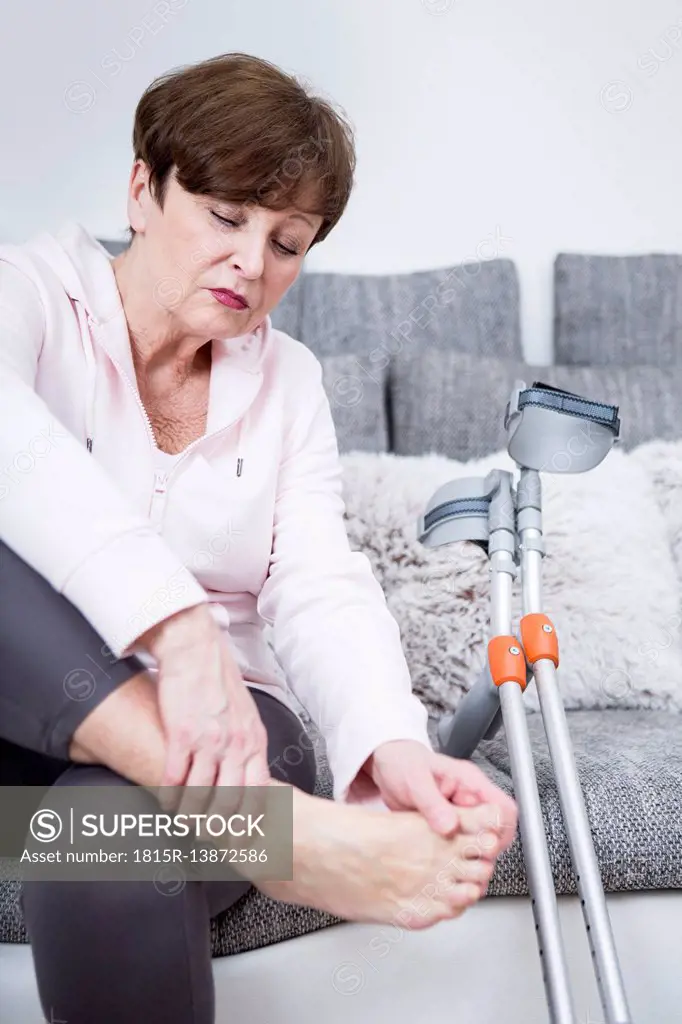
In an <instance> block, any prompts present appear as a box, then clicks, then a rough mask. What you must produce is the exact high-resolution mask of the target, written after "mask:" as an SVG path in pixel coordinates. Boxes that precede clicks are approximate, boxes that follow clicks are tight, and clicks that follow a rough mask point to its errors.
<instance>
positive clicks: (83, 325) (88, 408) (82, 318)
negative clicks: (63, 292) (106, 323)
mask: <svg viewBox="0 0 682 1024" xmlns="http://www.w3.org/2000/svg"><path fill="white" fill-rule="evenodd" d="M72 302H73V305H74V307H75V309H76V315H77V317H78V323H79V325H80V331H81V338H82V339H83V351H84V353H85V362H86V363H87V374H86V385H85V392H86V393H85V444H86V447H87V449H88V451H89V452H90V453H91V454H92V446H93V441H94V427H95V392H96V389H97V363H96V361H95V351H94V348H93V344H92V334H91V333H90V318H89V316H88V313H87V310H85V309H84V307H83V306H82V305H81V303H80V302H79V301H78V299H73V300H72Z"/></svg>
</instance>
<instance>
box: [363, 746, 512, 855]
mask: <svg viewBox="0 0 682 1024" xmlns="http://www.w3.org/2000/svg"><path fill="white" fill-rule="evenodd" d="M363 770H364V771H365V772H366V773H367V774H368V775H369V776H370V778H371V779H373V781H374V782H375V784H376V786H377V788H378V789H379V792H380V794H381V798H382V800H383V801H384V803H385V804H386V806H387V807H388V808H389V810H392V811H411V810H416V811H420V812H421V814H422V815H423V816H424V817H425V818H426V820H427V821H428V823H429V825H430V826H431V828H432V829H433V830H434V831H435V832H438V833H439V834H441V835H449V834H450V833H451V832H452V831H453V829H455V828H457V826H458V822H459V817H458V814H457V809H456V805H459V806H460V807H474V806H477V805H478V804H492V805H494V806H495V807H497V808H499V821H498V822H497V823H496V825H495V827H496V828H497V829H498V830H499V831H500V835H501V837H502V839H503V843H504V845H503V849H506V848H507V847H508V846H510V845H511V842H512V840H513V838H514V834H515V832H516V826H517V823H518V811H517V807H516V803H515V801H514V800H513V799H512V798H511V797H510V796H507V794H506V793H504V792H503V791H502V790H501V789H500V788H499V786H496V785H495V784H494V783H493V782H491V781H490V779H488V778H487V776H486V775H484V773H483V772H482V771H481V770H480V768H477V767H476V765H475V764H472V763H471V761H464V760H459V759H458V758H455V757H449V756H448V755H447V754H439V753H436V751H434V750H429V749H428V748H427V747H426V746H425V745H424V744H423V743H418V742H417V741H416V740H391V741H390V742H388V743H382V744H381V746H379V747H377V749H376V750H375V751H374V752H373V754H372V755H371V756H370V757H369V758H368V759H367V760H366V761H365V763H364V765H363ZM453 805H455V806H453Z"/></svg>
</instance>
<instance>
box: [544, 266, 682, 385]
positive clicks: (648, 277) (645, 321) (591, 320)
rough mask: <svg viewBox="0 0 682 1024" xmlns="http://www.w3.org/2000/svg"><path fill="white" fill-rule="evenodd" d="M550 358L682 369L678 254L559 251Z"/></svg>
mask: <svg viewBox="0 0 682 1024" xmlns="http://www.w3.org/2000/svg"><path fill="white" fill-rule="evenodd" d="M554 359H555V362H557V363H562V364H563V363H573V364H576V363H579V364H583V365H586V364H591V365H594V366H609V365H621V366H632V365H634V364H642V363H644V364H648V365H652V366H659V367H663V366H673V365H678V366H679V365H682V256H680V255H674V254H669V255H668V254H658V253H653V254H650V255H644V256H592V255H583V254H577V253H559V255H558V256H557V257H556V259H555V261H554Z"/></svg>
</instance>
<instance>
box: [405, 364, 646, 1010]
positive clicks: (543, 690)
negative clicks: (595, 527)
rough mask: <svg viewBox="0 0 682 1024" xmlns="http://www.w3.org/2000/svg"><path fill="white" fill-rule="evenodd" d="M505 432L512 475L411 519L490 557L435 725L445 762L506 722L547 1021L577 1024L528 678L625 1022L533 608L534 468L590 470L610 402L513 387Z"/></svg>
mask: <svg viewBox="0 0 682 1024" xmlns="http://www.w3.org/2000/svg"><path fill="white" fill-rule="evenodd" d="M504 426H505V429H506V431H507V451H508V453H509V455H510V456H511V458H512V459H513V461H514V463H515V466H516V470H515V471H514V472H508V471H506V470H498V469H493V470H491V472H490V473H488V475H487V476H486V477H485V478H481V477H469V478H466V479H461V480H453V481H450V482H449V483H447V484H444V485H443V486H441V487H439V488H438V490H437V491H436V492H435V493H434V494H433V496H432V497H431V499H430V500H429V502H428V504H427V509H426V512H425V513H424V515H422V516H420V517H419V520H418V527H417V529H418V538H419V540H420V541H421V542H422V543H423V544H424V545H426V546H427V547H439V546H440V545H442V544H449V543H452V542H453V541H462V540H469V541H473V542H474V543H475V544H477V545H478V546H479V547H481V548H482V549H483V550H484V551H485V552H486V555H487V556H488V558H489V560H490V566H489V571H490V577H491V585H490V608H491V613H490V639H489V642H488V651H487V653H488V657H487V662H486V665H485V667H484V669H483V671H482V672H481V674H480V676H479V678H478V679H477V680H476V682H475V683H474V685H473V686H472V688H471V689H470V690H469V691H468V692H467V694H466V695H465V697H464V698H463V700H462V701H461V703H460V705H459V707H458V708H457V710H456V712H455V713H454V715H449V716H446V717H445V718H443V719H442V720H441V722H440V723H439V726H438V745H439V747H440V750H441V751H442V752H443V753H446V754H449V755H450V756H451V757H458V758H468V757H470V756H471V754H472V753H473V752H474V750H475V749H476V747H477V746H478V744H479V742H480V741H481V740H484V739H491V738H492V737H493V736H494V735H495V733H496V732H497V731H498V729H499V727H500V725H502V724H503V723H504V728H505V735H506V741H507V747H508V750H509V760H510V763H511V771H512V778H513V782H514V792H515V796H516V801H517V805H518V808H519V827H520V832H521V840H522V845H523V856H524V862H525V865H526V873H527V877H528V885H529V889H530V895H531V903H532V909H533V916H534V919H535V931H536V935H537V941H538V947H539V952H540V959H541V966H542V975H543V982H544V986H545V994H546V998H547V1004H548V1007H549V1011H550V1020H551V1022H552V1024H576V1012H575V1007H574V1002H573V996H572V993H571V988H570V982H569V976H568V970H567V965H566V956H565V950H564V944H563V938H562V934H561V928H560V924H559V913H558V908H557V900H556V893H555V891H554V880H553V878H552V871H551V866H550V861H549V854H548V851H547V844H546V838H545V832H544V826H543V820H542V812H541V807H540V797H539V794H538V788H537V779H536V776H535V768H534V765H533V754H532V749H531V745H530V738H529V735H528V728H527V725H526V715H525V709H524V706H523V691H524V690H525V689H526V686H527V685H528V683H530V682H532V680H533V679H534V680H535V684H536V686H537V690H538V696H539V700H540V709H541V712H542V720H543V725H544V728H545V732H546V734H547V743H548V747H549V752H550V756H551V759H552V765H553V769H554V773H555V777H556V784H557V790H558V794H559V801H560V805H561V811H562V816H563V820H564V826H565V829H566V833H567V836H568V842H569V847H570V852H571V859H572V862H573V868H574V870H575V874H576V878H577V884H578V893H579V895H580V904H581V907H582V911H583V917H584V920H585V925H586V930H587V938H588V942H589V946H590V951H591V953H592V963H593V967H594V971H595V976H596V981H597V986H598V989H599V996H600V999H601V1004H602V1007H603V1011H604V1014H605V1016H606V1024H632V1017H631V1015H630V1010H629V1008H628V1004H627V998H626V994H625V990H624V986H623V980H622V976H621V970H620V965H619V962H618V955H617V952H616V948H615V943H614V939H613V933H612V930H611V922H610V920H609V915H608V910H607V907H606V899H605V896H604V889H603V886H602V882H601V876H600V872H599V865H598V862H597V858H596V854H595V851H594V845H593V843H592V837H591V834H590V827H589V821H588V818H587V812H586V809H585V801H584V797H583V794H582V790H581V788H580V784H579V782H578V775H577V771H576V766H575V759H574V755H573V747H572V743H571V738H570V734H569V731H568V724H567V720H566V713H565V710H564V706H563V702H562V700H561V696H560V693H559V690H558V686H557V667H558V664H559V647H558V641H557V635H556V631H555V628H554V625H553V623H552V622H551V620H550V619H549V618H548V616H547V615H545V614H543V612H542V593H541V566H542V558H543V556H544V554H545V548H544V542H543V534H542V493H541V484H540V475H539V474H540V471H546V472H550V473H583V472H585V471H587V470H589V469H592V468H593V467H594V466H596V465H598V464H599V463H600V462H601V461H602V460H603V459H604V458H605V457H606V455H607V454H608V452H609V450H610V449H611V447H612V445H613V444H615V443H617V441H618V437H619V432H620V420H619V419H618V406H613V405H605V404H603V403H601V402H591V401H588V400H586V399H584V398H581V397H580V396H579V395H575V394H572V393H571V392H568V391H562V390H560V389H558V388H554V387H551V386H550V385H548V384H543V383H542V382H540V381H535V382H534V383H533V385H532V386H531V387H528V388H527V387H526V384H525V382H524V381H522V380H517V381H515V382H514V386H513V389H512V393H511V397H510V399H509V401H508V403H507V407H506V410H505V417H504ZM516 471H518V474H519V479H518V482H515V475H516ZM518 575H520V577H521V588H522V591H521V592H522V609H523V614H522V617H521V621H520V629H519V633H520V636H519V637H517V636H516V635H514V633H513V632H512V585H513V581H514V580H515V579H516V577H517V576H518Z"/></svg>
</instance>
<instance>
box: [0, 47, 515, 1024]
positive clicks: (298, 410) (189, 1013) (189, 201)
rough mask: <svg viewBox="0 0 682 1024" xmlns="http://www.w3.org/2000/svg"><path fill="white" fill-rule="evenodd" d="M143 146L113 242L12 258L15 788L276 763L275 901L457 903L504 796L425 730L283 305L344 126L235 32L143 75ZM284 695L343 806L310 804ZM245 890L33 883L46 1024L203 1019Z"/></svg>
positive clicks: (6, 473)
mask: <svg viewBox="0 0 682 1024" xmlns="http://www.w3.org/2000/svg"><path fill="white" fill-rule="evenodd" d="M133 147H134V163H133V167H132V172H131V176H130V182H129V189H128V200H127V210H128V218H129V222H130V228H131V242H130V245H129V247H128V248H127V249H126V250H125V251H124V252H123V253H121V254H120V255H119V256H117V257H116V258H115V259H113V260H112V259H111V258H110V257H109V255H108V254H107V253H106V252H105V250H104V249H103V248H102V247H101V246H100V245H99V244H98V243H97V242H96V241H95V240H94V239H93V238H92V237H91V236H90V235H89V234H88V233H87V232H86V231H85V230H84V229H83V228H82V227H81V226H79V225H77V224H67V225H65V226H64V227H63V228H62V229H61V230H60V231H59V232H57V233H56V234H54V235H53V234H49V233H43V234H41V235H38V236H37V237H35V238H33V239H31V240H29V241H28V242H26V243H25V244H23V245H17V246H4V247H2V248H0V333H1V336H2V350H1V354H0V389H1V396H0V397H1V406H0V407H1V408H2V410H3V411H2V421H1V429H0V465H2V466H3V467H5V468H4V469H3V471H2V476H1V477H0V488H1V490H0V536H1V537H2V541H3V550H2V551H1V552H0V558H2V586H3V587H4V588H5V592H6V593H8V594H11V597H12V601H11V603H10V602H6V604H7V605H8V608H7V614H6V615H5V616H4V618H3V621H2V626H1V627H0V653H1V655H2V658H3V669H4V674H3V677H2V682H0V706H1V707H2V711H3V715H2V719H1V721H0V736H2V738H3V741H4V747H3V759H4V760H3V765H4V768H3V772H4V774H3V780H2V781H4V782H5V783H7V782H23V783H25V784H28V783H31V784H44V783H45V782H47V783H48V784H51V785H54V786H62V785H69V786H78V785H121V786H131V785H141V786H146V787H148V788H151V789H152V790H156V789H157V788H158V787H171V786H177V787H179V791H180V794H181V796H180V800H179V801H177V800H176V801H175V802H174V803H173V804H172V806H173V807H174V809H175V810H177V811H178V812H186V811H189V810H190V809H192V810H197V809H199V805H198V803H197V798H196V793H197V790H196V787H199V786H202V787H210V786H211V785H213V784H215V785H222V786H242V785H245V786H263V785H271V784H272V785H282V784H284V785H290V786H291V787H293V792H292V796H293V807H294V877H293V880H291V881H277V882H258V886H259V888H261V889H263V891H264V892H266V893H268V894H269V895H271V896H273V897H274V898H277V899H283V900H287V901H291V902H297V903H302V904H308V905H312V906H316V907H320V908H324V909H327V910H329V911H331V912H332V913H336V914H339V915H341V916H343V917H345V918H347V919H349V920H364V921H389V920H392V919H394V918H395V915H396V914H397V913H401V915H402V916H401V917H400V920H401V921H402V922H403V923H404V924H405V926H406V927H411V928H422V927H428V926H430V925H432V924H434V923H435V922H436V921H439V920H442V919H444V918H447V917H455V916H457V915H458V914H460V913H461V912H462V911H463V910H464V909H465V908H466V907H467V906H470V905H471V904H472V903H473V902H475V901H476V900H478V899H479V898H480V896H481V895H482V893H483V892H484V891H485V887H486V885H487V882H488V881H489V879H490V876H491V873H492V870H493V865H494V861H495V858H496V857H497V856H498V855H499V853H500V852H501V850H502V849H504V848H505V847H506V846H508V845H509V843H510V842H511V840H512V837H513V834H514V831H515V828H516V808H515V805H514V803H513V801H511V800H510V799H509V798H508V797H507V796H505V794H503V793H502V792H501V791H500V790H499V789H497V788H496V787H495V786H493V785H492V784H490V783H489V782H488V780H487V779H486V778H485V776H484V775H483V774H482V773H481V772H480V771H478V769H476V768H475V767H474V766H473V765H470V764H468V763H463V762H458V761H455V760H453V759H450V758H447V757H444V756H443V755H439V754H437V753H436V752H435V751H433V749H432V747H431V745H430V743H429V739H428V734H427V730H426V711H425V708H424V707H423V706H422V704H421V703H420V702H419V700H418V699H417V698H416V696H414V695H413V694H412V692H411V685H410V678H409V674H408V670H407V665H406V662H405V658H404V655H403V652H402V648H401V644H400V634H399V630H398V626H397V623H396V622H395V620H394V619H393V618H392V616H391V615H390V613H389V611H388V609H387V606H386V602H385V599H384V595H383V593H382V591H381V588H380V586H379V584H378V581H377V580H376V579H375V577H374V576H373V573H372V570H371V566H370V563H369V561H368V559H367V558H366V557H365V556H364V555H363V554H361V553H359V552H351V550H350V548H349V544H348V539H347V535H346V532H345V527H344V524H343V511H344V505H343V501H342V496H341V493H342V492H341V487H342V485H341V466H340V462H339V458H338V450H337V445H336V438H335V434H334V429H333V424H332V419H331V414H330V408H329V403H328V401H327V398H326V395H325V392H324V389H323V386H322V377H321V366H320V363H319V361H318V360H317V358H316V357H315V356H314V355H313V354H312V352H311V351H310V350H309V349H307V348H306V347H305V346H303V345H302V344H301V343H300V342H298V341H296V340H294V339H292V338H290V337H289V336H288V335H286V334H284V333H282V332H280V331H277V330H274V329H273V328H272V324H271V321H270V316H269V314H270V312H271V310H272V309H273V308H274V307H275V306H276V305H277V303H278V302H279V301H280V299H281V298H282V296H283V295H284V293H285V292H286V291H287V289H288V288H290V287H291V285H292V284H293V283H294V281H295V280H296V277H297V276H298V274H299V272H300V270H301V266H302V263H303V259H304V257H305V255H306V253H307V252H309V251H310V249H311V248H312V246H313V245H316V244H318V243H319V242H321V241H322V240H323V239H324V238H325V237H326V236H327V235H328V234H329V232H330V231H331V229H332V228H333V227H334V225H335V224H336V223H337V222H338V220H339V218H340V217H341V215H342V213H343V211H344V209H345V207H346V204H347V202H348V198H349V195H350V191H351V187H352V180H353V173H354V166H355V155H354V149H353V141H352V134H351V131H350V129H349V127H348V125H347V124H346V123H345V122H344V121H343V119H342V118H341V117H340V116H339V115H338V114H337V113H336V112H335V111H334V110H333V109H332V108H331V107H330V106H329V105H328V104H327V103H325V102H324V101H322V100H320V99H318V98H316V97H313V96H310V95H309V94H308V93H307V92H306V91H305V90H304V89H303V87H302V86H301V85H300V84H299V83H298V81H296V80H295V79H294V78H292V77H290V76H288V75H286V74H284V73H283V72H282V71H281V70H280V69H278V68H276V67H274V66H273V65H271V64H269V63H268V62H266V61H264V60H260V59H256V58H254V57H251V56H249V55H246V54H239V53H237V54H227V55H222V56H220V57H216V58H214V59H212V60H208V61H205V62H203V63H200V64H197V65H195V66H191V67H188V68H185V69H181V70H179V71H176V72H174V73H172V74H168V75H166V76H163V77H162V78H160V79H158V80H157V81H156V82H154V83H152V85H151V86H150V87H149V88H148V89H147V91H146V92H145V94H144V95H143V97H142V98H141V100H140V102H139V104H138V107H137V110H136V115H135V125H134V132H133ZM265 623H269V624H270V625H271V626H272V642H273V647H274V649H275V652H276V656H277V657H276V658H274V657H273V655H272V653H271V649H270V648H269V647H268V644H267V643H266V642H265V639H264V635H263V632H262V629H263V626H264V624H265ZM291 692H293V693H294V694H295V695H296V697H297V698H298V700H299V701H300V702H301V703H302V704H303V705H304V706H305V707H306V708H307V709H308V711H309V712H310V714H311V716H312V718H313V719H314V720H315V721H316V722H317V724H318V725H319V727H320V729H321V731H322V732H323V734H324V735H325V737H326V741H327V748H328V753H329V760H330V765H331V768H332V772H333V775H334V798H335V799H334V800H333V801H329V800H324V799H320V798H319V797H316V796H313V789H314V786H315V758H314V754H313V752H312V749H311V744H310V742H306V740H308V737H307V736H306V733H305V730H304V729H303V725H302V722H301V720H300V718H298V717H297V715H296V713H295V710H294V704H293V701H292V699H291V696H290V694H291ZM292 745H293V748H295V749H298V750H299V752H300V755H301V756H300V761H299V760H298V759H297V758H293V759H292V758H291V757H289V758H286V757H284V758H283V756H282V755H283V752H284V751H286V750H287V749H288V748H289V749H291V748H292ZM193 790H194V793H193ZM168 792H173V791H170V790H165V791H163V793H162V792H159V799H160V800H162V798H163V799H165V798H166V797H167V794H168ZM175 792H177V790H176V791H175ZM200 809H207V808H206V807H205V806H204V805H201V808H200ZM387 811H391V812H395V813H386V812H387ZM472 836H476V837H477V838H478V839H480V842H477V843H472ZM472 847H477V850H474V852H473V853H472ZM476 854H478V855H476ZM439 872H440V875H439ZM437 875H439V878H440V881H439V885H438V886H434V885H433V881H434V879H435V878H436V876H437ZM248 888H249V882H248V881H247V880H244V881H243V882H242V881H224V882H221V881H213V880H202V881H193V882H191V883H189V884H188V885H186V886H185V888H184V889H183V891H182V893H181V894H180V895H179V896H178V897H176V898H174V899H167V898H164V897H163V896H162V895H161V894H160V893H159V892H157V890H156V889H155V887H154V886H153V885H150V884H148V883H147V882H138V881H127V882H118V881H106V882H101V881H100V882H99V883H97V882H93V881H80V882H78V883H77V884H76V883H71V882H68V881H64V880H62V881H46V880H42V881H39V880H35V879H34V880H31V881H29V880H27V881H26V882H25V884H24V887H23V894H22V907H23V911H24V916H25V921H26V927H27V931H28V934H29V937H30V940H31V947H32V951H33V959H34V964H35V968H36V975H37V982H38V989H39V993H40V999H41V1002H42V1006H43V1009H44V1011H45V1014H46V1017H47V1018H48V1019H50V1015H52V1018H53V1019H54V1018H57V1019H65V1020H68V1021H69V1024H86V1022H87V1024H92V1022H93V1021H97V1022H98V1024H122V1022H123V1021H126V1022H128V1021H130V1020H135V1021H136V1020H140V1021H141V1020H148V1021H156V1020H158V1021H163V1022H164V1024H174V1022H176V1021H177V1022H178V1024H180V1022H182V1024H188V1022H192V1024H210V1022H212V1021H213V1019H214V996H213V980H212V971H211V955H210V942H209V936H210V929H209V923H210V918H211V917H213V916H215V915H216V914H218V913H220V912H221V911H224V910H225V909H226V908H227V907H229V906H231V905H232V904H233V903H234V902H235V901H236V900H237V899H238V898H239V897H240V896H241V895H243V894H244V892H245V891H246V890H247V889H248ZM427 892H428V898H423V899H422V900H421V903H420V906H419V908H416V907H415V906H414V903H413V899H414V897H416V896H419V895H421V894H424V893H427ZM122 935H124V936H125V942H121V940H120V937H121V936H122Z"/></svg>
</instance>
